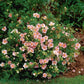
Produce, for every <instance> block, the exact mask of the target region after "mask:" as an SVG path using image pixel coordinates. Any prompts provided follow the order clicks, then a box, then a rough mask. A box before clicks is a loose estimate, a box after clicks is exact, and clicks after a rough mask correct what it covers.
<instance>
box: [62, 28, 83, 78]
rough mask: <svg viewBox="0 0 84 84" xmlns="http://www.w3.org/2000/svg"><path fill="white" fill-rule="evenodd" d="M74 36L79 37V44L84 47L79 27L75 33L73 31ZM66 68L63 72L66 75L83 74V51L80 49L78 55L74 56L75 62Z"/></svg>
mask: <svg viewBox="0 0 84 84" xmlns="http://www.w3.org/2000/svg"><path fill="white" fill-rule="evenodd" d="M74 36H75V37H76V38H78V39H80V44H81V46H82V47H84V31H81V30H80V29H79V30H78V31H77V32H76V33H74ZM68 68H69V71H68V72H66V73H64V74H63V75H64V76H66V77H74V76H77V75H84V51H81V50H80V55H79V56H78V57H77V58H75V62H73V63H71V65H70V66H69V67H68Z"/></svg>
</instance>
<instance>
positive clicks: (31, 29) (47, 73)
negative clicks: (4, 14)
mask: <svg viewBox="0 0 84 84" xmlns="http://www.w3.org/2000/svg"><path fill="white" fill-rule="evenodd" d="M8 17H9V18H12V14H9V15H8ZM33 17H34V18H35V19H39V20H40V18H41V15H40V14H38V13H34V14H33ZM47 18H48V17H47V16H42V20H43V22H42V21H41V22H40V21H38V23H37V24H36V25H33V24H27V25H26V26H27V27H26V30H27V31H25V32H21V31H20V30H18V29H13V30H11V32H10V35H11V36H8V37H7V38H3V39H2V46H1V47H2V50H1V58H2V61H1V62H0V67H1V68H2V69H3V71H4V69H5V68H4V67H6V69H7V70H10V71H11V70H14V71H16V73H17V74H19V73H22V71H25V70H26V72H25V73H27V72H28V71H29V73H31V75H32V76H34V77H41V78H48V79H50V78H51V77H55V76H56V74H58V73H59V72H60V71H62V68H59V67H64V66H67V65H68V64H69V63H70V62H71V60H72V58H73V57H77V56H78V54H79V53H78V49H79V48H80V47H81V45H80V43H78V41H77V39H76V38H74V37H73V38H72V37H71V34H70V31H68V29H67V28H65V27H60V25H57V24H56V23H55V22H53V21H48V20H47ZM46 22H47V23H46ZM61 28H62V29H61ZM6 30H7V27H6V26H4V27H3V28H2V31H6ZM12 42H15V43H13V44H12V45H11V43H12ZM3 58H4V59H5V60H3ZM60 69H61V70H60ZM28 77H29V76H28Z"/></svg>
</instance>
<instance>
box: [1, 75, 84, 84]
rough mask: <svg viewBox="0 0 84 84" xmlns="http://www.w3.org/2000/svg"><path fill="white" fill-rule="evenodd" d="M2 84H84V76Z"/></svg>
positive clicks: (3, 81) (5, 82)
mask: <svg viewBox="0 0 84 84" xmlns="http://www.w3.org/2000/svg"><path fill="white" fill-rule="evenodd" d="M0 84H84V76H76V77H74V78H66V77H60V78H56V79H51V80H44V81H39V80H21V81H12V80H8V81H6V80H0Z"/></svg>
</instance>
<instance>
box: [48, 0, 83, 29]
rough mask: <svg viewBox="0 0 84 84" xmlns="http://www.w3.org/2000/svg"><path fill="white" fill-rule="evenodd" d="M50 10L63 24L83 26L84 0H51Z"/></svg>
mask: <svg viewBox="0 0 84 84" xmlns="http://www.w3.org/2000/svg"><path fill="white" fill-rule="evenodd" d="M49 6H50V7H49V8H50V10H51V12H52V13H53V14H54V15H55V16H56V17H57V18H58V20H59V21H60V22H62V23H64V24H71V25H72V26H73V27H80V28H84V21H83V20H84V10H83V9H84V1H82V0H69V1H68V0H53V1H52V2H51V3H50V5H49Z"/></svg>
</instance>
